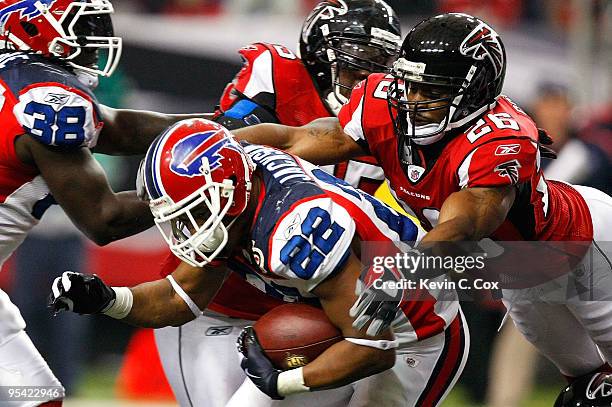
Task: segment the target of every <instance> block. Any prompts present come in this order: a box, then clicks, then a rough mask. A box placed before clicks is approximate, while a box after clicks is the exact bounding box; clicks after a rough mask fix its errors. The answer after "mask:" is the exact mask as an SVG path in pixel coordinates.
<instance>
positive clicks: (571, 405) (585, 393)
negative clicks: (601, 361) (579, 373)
mask: <svg viewBox="0 0 612 407" xmlns="http://www.w3.org/2000/svg"><path fill="white" fill-rule="evenodd" d="M611 405H612V374H610V373H595V374H589V375H586V376H583V377H580V378H578V379H576V380H575V381H574V382H573V383H572V384H570V385H569V386H567V387H566V388H565V389H563V391H561V394H559V397H557V400H556V401H555V405H554V407H604V406H605V407H610V406H611Z"/></svg>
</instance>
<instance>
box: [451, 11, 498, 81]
mask: <svg viewBox="0 0 612 407" xmlns="http://www.w3.org/2000/svg"><path fill="white" fill-rule="evenodd" d="M459 52H461V54H463V55H465V56H470V57H472V58H473V59H475V60H478V61H481V60H483V59H485V58H489V60H490V61H491V65H492V66H493V69H494V70H495V77H496V78H497V77H498V76H499V75H500V74H501V72H502V69H503V66H504V50H503V48H502V45H501V43H500V41H499V35H498V34H497V33H496V32H495V30H493V29H492V28H491V27H489V26H488V25H487V24H486V23H484V22H481V23H480V24H478V26H477V27H476V28H474V29H473V30H472V32H471V33H469V34H468V35H467V37H465V39H464V40H463V42H462V43H461V46H460V47H459Z"/></svg>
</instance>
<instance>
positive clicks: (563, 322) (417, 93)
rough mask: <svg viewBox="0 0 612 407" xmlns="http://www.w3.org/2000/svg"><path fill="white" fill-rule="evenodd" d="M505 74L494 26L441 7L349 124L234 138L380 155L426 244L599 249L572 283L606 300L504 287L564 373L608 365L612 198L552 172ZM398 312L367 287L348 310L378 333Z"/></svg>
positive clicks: (357, 95) (379, 77) (371, 86)
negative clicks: (553, 297)
mask: <svg viewBox="0 0 612 407" xmlns="http://www.w3.org/2000/svg"><path fill="white" fill-rule="evenodd" d="M505 70H506V55H505V51H504V46H503V44H502V41H501V38H500V37H499V35H498V34H497V33H496V32H495V31H494V30H493V29H492V28H491V27H490V26H489V25H487V24H486V23H485V22H483V21H481V20H479V19H478V18H475V17H472V16H469V15H466V14H455V13H452V14H443V15H439V16H436V17H433V18H429V19H427V20H425V21H423V22H421V23H420V24H418V25H417V26H416V27H415V28H413V29H412V30H411V31H410V33H409V34H408V35H407V37H406V39H405V40H404V43H403V45H402V49H401V51H400V57H399V59H398V60H397V61H396V62H395V64H394V68H393V73H392V74H391V75H384V74H374V75H371V76H370V77H368V79H367V80H366V81H364V82H362V83H360V84H359V85H357V87H356V88H355V89H354V90H353V92H352V95H351V100H350V101H349V103H348V104H346V105H345V106H344V107H343V108H342V110H341V111H340V114H339V119H323V120H318V121H315V122H313V123H312V124H309V125H307V126H304V127H301V128H291V127H282V126H277V125H260V126H255V127H252V128H249V129H242V130H240V131H239V132H237V133H236V135H237V136H238V137H239V138H243V139H245V140H248V141H250V142H255V143H262V144H269V145H276V146H280V147H283V148H287V149H288V151H290V152H293V153H295V154H297V155H299V156H301V157H303V158H305V159H308V160H311V161H312V162H314V163H318V164H327V163H333V162H337V161H341V160H346V159H348V158H350V157H353V156H355V155H359V154H363V153H365V152H369V153H371V154H372V155H373V156H374V157H375V158H376V159H377V160H378V162H379V163H380V164H381V165H382V167H383V169H384V171H385V176H386V177H387V179H388V180H389V183H390V187H391V189H392V191H393V192H394V195H395V196H396V198H397V199H398V201H400V202H401V203H403V205H404V207H405V209H406V210H413V211H414V212H413V213H415V214H416V216H417V217H418V218H419V220H420V221H421V223H422V225H423V226H424V227H425V228H426V229H427V230H429V233H428V234H427V236H425V238H424V239H423V241H422V244H423V245H426V244H430V243H432V242H443V241H451V242H452V241H462V240H463V241H477V240H480V239H482V238H484V237H491V238H493V239H497V240H500V241H501V240H506V241H508V240H510V241H516V240H531V241H547V242H550V241H569V242H585V243H582V246H583V247H585V246H586V247H588V253H589V254H588V256H584V257H579V259H581V258H582V261H581V262H580V264H579V266H580V267H579V268H578V269H579V270H583V271H586V272H582V271H581V272H576V273H575V274H572V275H571V276H570V277H572V276H573V277H575V278H576V279H577V284H578V285H581V286H584V287H590V286H592V287H597V288H598V289H600V290H599V293H598V296H597V298H592V299H596V300H599V301H582V300H578V301H575V300H574V301H568V302H567V303H561V304H559V303H554V304H553V303H548V302H545V301H537V299H536V300H535V301H534V298H535V297H533V296H531V297H529V295H530V294H537V290H539V289H544V290H547V289H549V288H550V287H548V286H543V287H535V288H534V290H532V291H531V292H527V291H519V292H516V291H507V290H505V291H504V301H505V303H506V306H507V308H508V309H509V313H510V315H511V316H512V318H513V319H514V322H515V324H516V325H517V326H518V328H519V329H520V330H521V332H523V334H524V335H525V336H526V337H527V338H528V339H529V340H530V341H531V342H532V343H534V345H536V347H537V348H538V349H539V350H540V351H541V352H542V353H543V354H544V355H546V356H547V357H548V358H549V359H550V360H552V361H553V362H554V363H555V364H556V365H557V367H558V368H559V370H560V371H561V372H562V373H563V374H564V375H566V376H568V377H577V376H580V375H583V374H586V373H588V372H590V371H595V370H597V369H606V368H607V365H606V364H605V362H606V361H608V362H609V361H610V360H612V321H611V320H610V318H612V302H610V301H608V300H609V299H611V298H610V297H611V296H612V290H611V289H612V281H611V280H612V273H610V271H611V262H610V257H611V253H610V247H605V246H603V245H602V244H600V243H601V242H606V241H610V238H612V236H611V235H610V233H612V232H611V231H612V228H611V227H612V216H611V215H612V199H611V198H610V197H609V196H607V195H606V194H604V193H602V192H600V191H598V190H595V189H592V188H586V187H580V186H571V185H568V184H565V183H561V182H557V181H551V180H546V179H544V177H543V175H542V171H541V169H540V156H541V155H550V154H551V151H550V150H549V149H548V148H547V147H546V146H545V144H550V139H549V137H548V136H547V135H546V134H545V132H543V131H540V130H538V129H537V128H536V125H535V123H534V122H533V121H532V120H531V118H530V117H529V116H527V115H526V114H525V113H524V112H523V111H522V110H521V109H520V108H519V107H518V106H516V105H515V104H514V103H513V102H512V101H511V100H510V99H508V98H507V97H505V96H502V95H501V94H500V92H501V90H502V85H503V81H504V77H505ZM387 112H388V113H387ZM598 242H600V243H598ZM589 246H590V247H589ZM540 247H542V246H540ZM585 251H586V250H584V251H582V252H581V256H582V255H584V253H585ZM568 257H571V256H568ZM563 260H564V261H566V262H567V260H569V261H572V259H571V258H568V259H563ZM592 284H594V285H592ZM590 294H593V292H592V291H591V292H590ZM517 295H518V297H519V298H520V297H523V300H520V301H516V298H517ZM525 297H529V298H530V299H525ZM536 297H537V296H536ZM389 306H391V307H392V308H394V307H395V305H394V304H389V303H384V304H381V303H380V302H378V301H376V300H375V295H372V292H371V291H369V290H366V291H364V293H363V294H362V296H360V299H359V301H358V302H357V303H356V304H355V307H354V308H353V310H352V314H353V315H354V316H356V317H357V318H356V321H355V324H356V326H359V327H364V326H365V325H366V324H367V323H368V322H370V321H377V323H376V324H373V325H372V324H371V325H370V326H369V328H370V331H371V332H372V333H375V332H376V329H372V326H375V327H380V326H385V323H386V324H388V323H389V320H388V317H387V318H385V317H384V316H383V314H384V313H385V312H386V311H388V308H389ZM387 314H389V313H387ZM390 315H393V313H390ZM600 351H601V354H600ZM601 355H603V357H604V358H603V359H602V356H601Z"/></svg>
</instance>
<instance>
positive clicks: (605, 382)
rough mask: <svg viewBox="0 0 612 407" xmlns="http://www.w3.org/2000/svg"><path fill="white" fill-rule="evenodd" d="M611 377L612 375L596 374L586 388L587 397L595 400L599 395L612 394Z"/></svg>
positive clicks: (607, 395)
mask: <svg viewBox="0 0 612 407" xmlns="http://www.w3.org/2000/svg"><path fill="white" fill-rule="evenodd" d="M609 379H610V375H603V374H602V375H594V376H593V378H591V380H590V381H589V385H588V386H587V389H586V397H587V399H589V400H595V399H596V398H597V397H610V396H612V383H610V381H609Z"/></svg>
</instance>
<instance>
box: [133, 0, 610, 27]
mask: <svg viewBox="0 0 612 407" xmlns="http://www.w3.org/2000/svg"><path fill="white" fill-rule="evenodd" d="M127 2H128V3H132V5H133V6H135V7H137V8H138V9H139V11H143V12H150V13H166V14H188V15H193V14H205V15H222V14H224V13H243V14H244V13H253V12H260V13H281V14H294V15H306V14H307V13H308V12H309V11H310V10H311V9H312V7H313V6H314V5H315V4H316V3H317V0H129V1H127ZM585 2H587V3H588V2H592V3H593V5H594V6H595V8H596V9H597V10H599V12H601V10H602V9H603V8H604V4H605V0H586V1H585ZM388 3H389V4H390V5H391V6H392V7H393V8H394V9H395V10H396V11H397V12H398V13H399V14H400V15H402V16H411V15H412V16H422V15H431V14H433V13H437V12H449V11H456V10H462V11H464V12H467V13H470V14H474V15H478V16H481V17H483V18H485V19H486V20H487V21H489V22H490V23H491V24H493V25H496V26H500V25H501V26H505V27H508V26H510V27H511V26H514V25H517V24H521V23H524V22H534V21H535V22H547V23H549V25H550V26H551V27H553V28H556V29H566V28H567V27H568V25H569V24H570V23H571V21H572V18H573V15H572V11H571V1H563V2H561V1H558V0H490V1H486V2H483V1H479V0H411V1H406V0H389V1H388Z"/></svg>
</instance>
